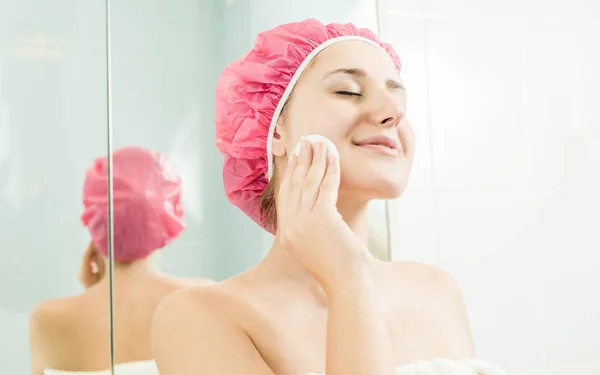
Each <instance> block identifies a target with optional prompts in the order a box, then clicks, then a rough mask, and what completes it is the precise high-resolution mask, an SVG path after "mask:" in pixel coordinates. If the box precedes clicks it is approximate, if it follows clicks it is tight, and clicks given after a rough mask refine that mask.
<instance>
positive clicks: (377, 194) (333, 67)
mask: <svg viewBox="0 0 600 375" xmlns="http://www.w3.org/2000/svg"><path fill="white" fill-rule="evenodd" d="M405 114H406V91H405V89H404V87H403V86H402V84H401V83H400V79H399V76H398V72H397V70H396V68H395V66H394V64H393V62H392V60H391V59H390V57H389V56H388V55H387V54H386V53H385V52H384V51H382V50H380V49H379V48H377V47H375V46H372V45H370V44H368V43H365V42H361V41H344V42H339V43H335V44H333V45H331V46H329V47H327V48H326V49H325V50H323V52H321V53H320V54H319V55H318V57H317V58H316V59H315V60H314V61H313V63H312V64H311V66H310V68H309V69H307V71H305V72H304V74H303V75H302V77H301V79H300V80H299V82H298V84H297V85H296V87H295V89H294V91H293V94H292V97H291V99H290V102H289V103H288V106H287V109H286V111H285V114H284V116H283V117H282V120H281V121H282V122H283V123H282V124H281V126H278V127H277V129H276V136H275V139H274V147H273V153H274V154H275V155H276V156H279V157H282V158H281V159H283V157H285V155H286V153H287V154H288V155H289V154H290V153H291V152H292V150H293V149H294V147H295V145H296V143H297V142H298V141H299V140H300V138H301V137H303V136H306V135H309V134H320V135H323V136H325V137H327V138H329V139H331V141H333V143H335V145H336V146H337V148H338V150H339V152H340V167H341V171H342V174H341V184H340V196H344V195H348V194H350V195H355V194H358V195H360V196H361V197H362V198H365V199H391V198H396V197H398V196H400V195H401V194H402V193H403V192H404V189H405V188H406V185H407V183H408V176H409V174H410V169H411V166H412V160H413V154H414V134H413V131H412V128H411V125H410V124H409V122H408V121H407V120H406V118H405ZM277 164H278V166H279V167H282V165H285V163H284V160H281V161H277Z"/></svg>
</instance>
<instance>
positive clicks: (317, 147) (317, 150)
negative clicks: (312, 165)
mask: <svg viewBox="0 0 600 375" xmlns="http://www.w3.org/2000/svg"><path fill="white" fill-rule="evenodd" d="M321 151H323V144H322V143H321V142H317V143H316V144H315V155H320V154H321Z"/></svg>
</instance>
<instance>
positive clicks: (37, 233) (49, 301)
mask: <svg viewBox="0 0 600 375" xmlns="http://www.w3.org/2000/svg"><path fill="white" fill-rule="evenodd" d="M104 21H105V18H104V11H103V4H101V3H85V4H83V3H82V4H75V2H73V1H64V0H60V1H52V2H45V1H37V0H27V1H2V2H0V252H1V254H2V261H1V262H0V281H1V282H2V287H0V358H1V359H2V360H1V362H0V372H2V373H6V374H28V373H31V374H35V375H41V374H42V373H43V371H51V369H79V368H83V367H82V366H84V362H85V361H87V359H88V358H89V357H90V356H94V357H95V360H96V361H97V362H98V363H102V364H103V366H104V368H106V367H107V366H108V365H109V358H108V355H107V353H108V350H107V348H102V349H103V350H102V351H101V352H94V348H92V347H89V346H84V345H80V344H81V340H82V337H83V336H87V335H88V334H89V333H90V332H89V331H88V330H87V327H86V324H87V323H88V322H89V321H90V320H87V319H83V317H80V316H79V312H80V311H81V310H80V308H81V306H80V305H79V302H76V301H79V300H78V299H77V297H74V296H78V295H79V294H80V293H81V292H82V290H83V287H82V286H81V285H80V283H79V282H78V278H77V274H78V270H79V268H80V264H81V258H82V256H83V254H84V253H85V250H86V247H87V246H88V244H89V242H90V236H89V234H88V232H87V231H86V230H85V227H84V226H82V224H81V221H80V216H81V214H82V202H81V192H82V185H83V181H84V179H85V170H86V168H87V167H88V166H89V164H90V163H91V162H92V160H93V159H94V158H95V157H96V156H98V155H102V154H105V153H106V152H107V147H108V146H107V139H106V99H105V98H106V79H107V75H106V69H105V68H106V66H105V61H106V55H105V50H106V49H105V44H104V35H105V33H104V31H105V28H104ZM104 209H105V208H104ZM104 235H105V236H106V234H104ZM99 313H100V312H99ZM101 314H102V319H107V317H108V306H105V307H104V308H103V309H102V311H101ZM95 316H97V315H94V316H92V317H89V318H90V319H94V317H95ZM93 334H94V335H95V338H96V339H97V340H99V341H102V342H104V343H107V342H108V334H109V331H108V330H107V329H105V330H103V331H101V332H94V333H93Z"/></svg>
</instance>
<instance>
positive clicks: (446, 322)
mask: <svg viewBox="0 0 600 375" xmlns="http://www.w3.org/2000/svg"><path fill="white" fill-rule="evenodd" d="M390 265H391V266H390V269H391V272H390V274H391V276H390V278H391V280H392V281H391V282H389V284H388V285H389V289H390V290H391V298H393V300H394V301H396V304H395V306H396V307H397V308H396V311H395V312H396V313H397V312H403V311H418V312H419V315H420V316H421V317H422V318H423V319H425V320H424V321H423V324H427V325H429V326H432V327H437V328H436V330H438V331H439V332H443V334H441V336H442V337H443V340H445V342H446V344H447V346H448V347H451V348H453V353H454V354H456V355H457V356H459V357H462V356H466V357H471V356H473V355H474V348H473V340H472V338H471V330H470V327H469V322H468V319H467V312H466V308H465V303H464V300H463V296H462V291H461V288H460V286H459V283H458V282H457V281H456V280H455V279H454V277H452V276H451V275H450V274H449V273H448V272H446V271H444V270H441V269H439V268H437V267H434V266H431V265H428V264H423V263H416V262H392V263H390ZM396 316H401V315H396Z"/></svg>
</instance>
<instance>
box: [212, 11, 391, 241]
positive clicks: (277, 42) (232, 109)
mask: <svg viewBox="0 0 600 375" xmlns="http://www.w3.org/2000/svg"><path fill="white" fill-rule="evenodd" d="M345 40H361V41H364V42H367V43H370V44H372V45H374V46H376V47H378V48H381V49H383V50H384V51H385V52H387V54H388V55H389V56H390V58H391V59H392V61H393V62H394V64H395V66H396V68H397V69H398V71H400V68H401V64H400V59H399V57H398V55H397V54H396V52H395V51H394V49H393V48H392V46H391V45H389V44H387V43H383V42H381V41H380V40H379V39H378V38H377V36H376V35H375V34H374V33H373V32H372V31H370V30H369V29H359V28H357V27H355V26H354V25H353V24H351V23H347V24H339V23H332V24H329V25H324V24H322V23H321V22H319V21H317V20H315V19H308V20H305V21H302V22H294V23H288V24H284V25H281V26H278V27H276V28H274V29H272V30H269V31H266V32H263V33H260V34H259V35H258V37H257V38H256V41H255V43H254V48H253V49H252V50H251V51H250V52H248V53H247V54H246V55H245V56H243V57H242V58H240V59H238V60H236V61H234V62H233V63H231V64H229V65H228V66H227V67H226V68H225V70H224V71H223V73H222V74H221V76H220V78H219V81H218V83H217V88H216V100H215V101H216V109H215V123H216V127H217V129H216V143H217V147H218V148H219V151H221V153H222V154H223V155H224V156H225V160H224V163H223V182H224V185H225V192H226V194H227V197H228V198H229V200H230V201H231V202H232V203H233V204H234V205H235V206H237V207H238V208H240V209H241V210H242V211H244V213H246V215H248V216H249V217H250V218H252V219H253V220H254V221H255V222H256V223H258V224H259V225H260V226H262V227H263V228H265V229H266V230H268V231H269V232H271V233H273V232H274V229H275V228H269V227H267V223H266V222H265V220H264V218H263V217H262V214H261V212H260V196H261V194H262V192H263V191H264V190H265V188H266V186H267V184H268V183H269V179H270V177H271V174H272V168H273V155H272V152H271V147H272V140H273V133H274V131H275V125H276V124H277V120H278V118H279V115H280V113H281V110H282V108H283V105H284V104H285V102H286V101H287V99H288V97H289V95H290V94H291V92H292V89H293V88H294V85H295V84H296V82H297V81H298V79H299V78H300V76H301V75H302V72H303V71H304V69H305V68H306V67H307V66H308V65H309V63H310V62H311V61H312V60H313V59H314V57H315V56H316V55H317V54H318V53H319V52H321V51H322V50H323V49H325V48H326V47H328V46H330V45H332V44H334V43H336V42H341V41H345Z"/></svg>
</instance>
